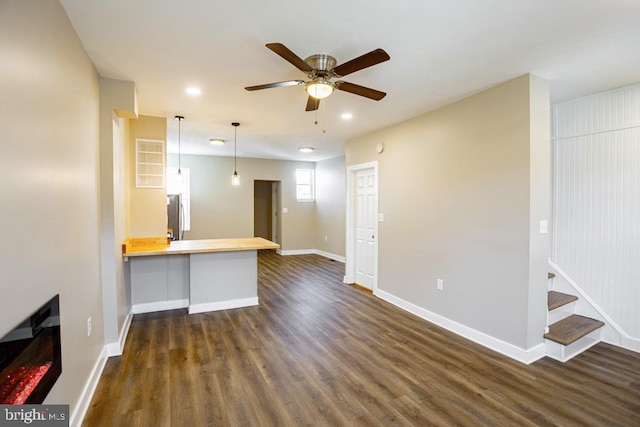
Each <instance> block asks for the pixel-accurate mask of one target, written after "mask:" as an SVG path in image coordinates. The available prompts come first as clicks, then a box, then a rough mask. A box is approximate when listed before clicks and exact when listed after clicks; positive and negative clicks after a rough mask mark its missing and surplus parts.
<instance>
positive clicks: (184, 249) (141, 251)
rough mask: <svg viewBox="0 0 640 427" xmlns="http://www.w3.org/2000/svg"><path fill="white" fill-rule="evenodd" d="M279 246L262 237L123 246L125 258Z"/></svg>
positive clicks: (251, 249)
mask: <svg viewBox="0 0 640 427" xmlns="http://www.w3.org/2000/svg"><path fill="white" fill-rule="evenodd" d="M279 247H280V245H279V244H277V243H273V242H271V241H269V240H267V239H263V238H262V237H243V238H237V239H203V240H174V241H172V242H170V243H169V244H168V245H167V244H164V245H135V244H133V245H131V244H127V243H125V244H124V245H123V250H122V256H123V257H139V256H154V255H180V254H195V253H206V252H235V251H255V250H259V249H278V248H279Z"/></svg>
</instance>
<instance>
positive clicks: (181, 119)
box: [176, 116, 184, 175]
mask: <svg viewBox="0 0 640 427" xmlns="http://www.w3.org/2000/svg"><path fill="white" fill-rule="evenodd" d="M176 120H177V121H178V175H182V169H180V166H181V165H180V157H181V147H180V134H181V130H182V129H181V128H180V124H181V123H182V121H183V120H184V116H176Z"/></svg>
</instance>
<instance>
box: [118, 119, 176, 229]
mask: <svg viewBox="0 0 640 427" xmlns="http://www.w3.org/2000/svg"><path fill="white" fill-rule="evenodd" d="M136 139H155V140H159V141H165V143H166V140H167V119H166V118H164V117H151V116H139V117H138V119H132V120H129V148H128V154H129V158H128V159H127V170H128V171H129V179H130V182H131V186H130V187H129V195H128V204H129V233H130V234H129V236H128V237H161V236H166V235H167V191H166V189H164V188H136V179H135V173H136V166H135V159H136V153H135V150H136Z"/></svg>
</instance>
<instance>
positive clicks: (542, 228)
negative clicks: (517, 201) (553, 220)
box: [540, 219, 547, 234]
mask: <svg viewBox="0 0 640 427" xmlns="http://www.w3.org/2000/svg"><path fill="white" fill-rule="evenodd" d="M540 234H547V220H546V219H543V220H542V221H540Z"/></svg>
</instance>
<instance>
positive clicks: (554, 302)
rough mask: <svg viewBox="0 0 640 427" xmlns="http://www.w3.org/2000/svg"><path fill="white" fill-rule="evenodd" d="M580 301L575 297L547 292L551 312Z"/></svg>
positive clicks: (548, 306)
mask: <svg viewBox="0 0 640 427" xmlns="http://www.w3.org/2000/svg"><path fill="white" fill-rule="evenodd" d="M577 299H578V297H577V296H575V295H569V294H563V293H562V292H556V291H549V292H547V308H548V310H549V311H551V310H555V309H556V308H558V307H562V306H563V305H567V304H570V303H572V302H574V301H576V300H577Z"/></svg>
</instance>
